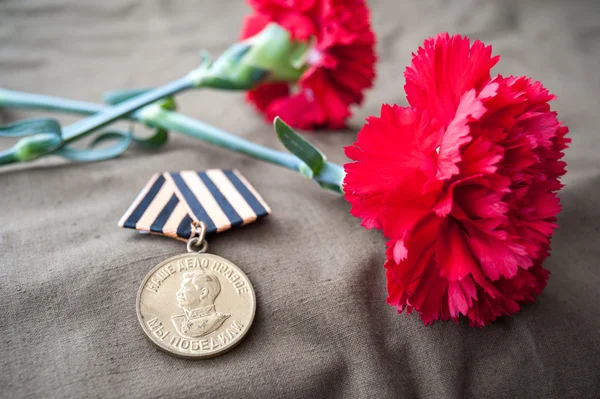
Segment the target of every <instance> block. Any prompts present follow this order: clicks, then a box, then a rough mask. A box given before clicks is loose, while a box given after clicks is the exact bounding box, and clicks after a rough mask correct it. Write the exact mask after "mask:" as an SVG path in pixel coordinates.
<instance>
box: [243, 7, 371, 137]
mask: <svg viewBox="0 0 600 399" xmlns="http://www.w3.org/2000/svg"><path fill="white" fill-rule="evenodd" d="M248 2H249V4H250V5H251V6H252V8H253V9H254V14H252V15H250V16H248V17H247V18H246V20H245V23H244V27H243V30H242V35H241V36H242V38H244V39H245V38H247V37H250V36H252V35H255V34H256V33H258V32H259V31H260V30H261V29H263V28H264V27H265V26H266V25H267V24H268V23H270V22H276V23H278V24H279V25H281V26H283V27H284V28H285V29H287V30H288V31H289V32H290V33H291V35H292V37H293V38H295V39H298V40H310V38H311V37H314V38H315V39H316V42H315V44H314V47H313V49H312V50H311V52H310V54H309V56H308V57H307V62H308V64H309V67H308V69H307V70H306V71H305V72H304V74H303V75H302V77H301V78H300V80H299V81H298V82H297V85H288V84H286V83H278V84H264V85H262V86H260V87H258V88H257V89H255V90H252V91H250V92H249V93H248V95H247V99H248V101H249V102H251V103H253V104H254V105H255V106H256V107H257V108H258V110H259V111H261V112H262V113H264V114H265V116H266V119H267V121H268V122H271V121H272V120H273V118H275V117H276V116H280V117H281V118H282V119H284V120H285V121H286V122H287V123H289V124H290V125H292V126H294V127H296V128H300V129H314V128H321V127H326V128H331V129H339V128H343V127H344V126H345V121H346V119H347V118H348V117H349V116H350V115H351V113H350V111H349V107H350V106H351V105H353V104H360V103H361V102H362V100H363V91H364V90H365V89H367V88H369V87H371V86H372V84H373V79H374V78H375V70H374V64H375V60H376V56H375V50H374V46H375V35H374V33H373V31H372V29H371V25H370V23H369V9H368V8H367V6H366V4H365V2H364V0H249V1H248Z"/></svg>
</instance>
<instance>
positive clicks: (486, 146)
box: [344, 34, 570, 326]
mask: <svg viewBox="0 0 600 399" xmlns="http://www.w3.org/2000/svg"><path fill="white" fill-rule="evenodd" d="M498 59H499V58H498V57H492V53H491V47H486V46H485V45H484V44H483V43H481V42H479V41H475V42H474V43H473V45H472V46H471V45H470V41H469V39H468V38H462V37H460V36H453V37H449V36H448V34H441V35H438V36H437V37H436V38H435V39H429V40H427V41H426V42H425V44H424V46H423V47H422V48H420V49H419V51H418V53H417V54H416V55H415V56H414V58H413V61H412V65H411V66H410V67H408V68H407V70H406V72H405V77H406V86H405V90H406V94H407V98H408V102H409V103H410V105H411V107H409V108H404V107H398V106H389V105H384V106H383V107H382V109H381V116H380V117H371V118H368V119H367V124H366V125H365V126H364V127H363V129H362V130H361V131H360V132H359V134H358V138H357V141H356V142H355V143H354V144H353V145H352V146H349V147H347V148H346V155H347V156H348V157H349V158H351V159H352V160H354V161H355V162H354V163H349V164H346V166H345V169H346V172H347V176H346V178H345V181H344V184H345V191H346V195H345V196H346V199H347V200H348V201H349V202H350V203H351V204H352V211H351V212H352V214H353V215H354V216H357V217H359V218H362V225H363V226H365V227H366V228H378V229H382V230H383V233H384V234H385V236H387V237H389V238H390V240H389V242H388V244H387V245H388V251H387V258H388V260H387V262H386V265H385V266H386V268H387V279H388V294H389V296H388V303H390V304H391V305H394V306H396V308H397V309H398V311H399V312H402V311H403V310H405V309H406V310H407V313H411V312H412V311H413V309H414V310H416V311H417V312H418V313H419V314H420V315H421V318H422V320H423V322H424V323H425V324H429V323H432V322H433V321H434V320H438V319H440V320H449V319H452V320H454V321H457V320H458V317H459V315H461V314H462V315H464V316H467V317H468V319H469V321H470V324H471V325H472V326H484V325H486V324H489V323H490V322H492V321H493V320H495V319H496V318H497V317H499V316H502V315H508V314H512V313H515V312H517V311H518V310H519V308H520V306H521V305H522V304H524V303H528V302H533V301H534V295H538V294H540V293H541V292H542V290H543V289H544V287H545V285H546V280H547V278H548V274H549V272H548V271H547V270H545V269H544V268H542V266H541V264H542V261H543V260H544V259H545V258H546V257H547V256H548V254H549V249H550V237H551V235H552V232H553V230H554V229H555V228H556V224H555V222H556V215H557V214H558V212H559V211H560V203H559V199H558V197H557V194H556V192H557V191H558V190H559V189H560V188H561V187H562V186H561V184H560V182H559V180H558V178H559V177H560V176H562V175H563V174H564V173H565V163H564V162H563V161H561V158H562V156H563V150H564V149H565V148H566V144H567V143H568V142H569V141H570V140H569V139H567V138H565V134H566V133H567V132H568V129H567V127H565V126H561V124H560V122H559V121H558V120H557V117H556V113H555V112H552V111H551V110H550V106H549V105H548V102H549V101H550V100H553V99H554V98H555V97H554V96H553V95H551V94H549V93H548V91H547V90H546V89H544V88H543V87H542V85H541V84H540V83H539V82H532V81H531V80H530V79H527V78H524V77H519V78H514V77H509V78H504V77H502V76H498V77H496V78H493V79H491V77H490V69H491V68H492V66H494V65H495V64H496V62H498Z"/></svg>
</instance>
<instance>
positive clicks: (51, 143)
mask: <svg viewBox="0 0 600 399" xmlns="http://www.w3.org/2000/svg"><path fill="white" fill-rule="evenodd" d="M61 144H62V139H61V137H60V136H59V135H57V134H55V133H38V134H35V135H33V136H27V137H24V138H22V139H21V140H19V141H18V142H17V144H15V146H14V156H15V158H16V159H17V161H18V162H28V161H33V160H34V159H37V158H39V157H41V156H43V155H47V154H50V153H51V152H53V151H54V150H56V149H57V148H59V147H60V146H61Z"/></svg>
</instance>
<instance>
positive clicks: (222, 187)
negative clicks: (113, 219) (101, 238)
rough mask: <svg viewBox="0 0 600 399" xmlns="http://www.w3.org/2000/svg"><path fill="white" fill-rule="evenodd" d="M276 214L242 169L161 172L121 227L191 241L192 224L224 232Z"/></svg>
mask: <svg viewBox="0 0 600 399" xmlns="http://www.w3.org/2000/svg"><path fill="white" fill-rule="evenodd" d="M270 213H271V208H269V206H268V205H267V203H266V202H265V201H264V200H263V199H262V197H261V196H260V194H258V192H257V191H256V190H255V189H254V187H252V185H251V184H250V183H249V182H248V180H246V178H244V176H242V174H241V173H240V172H238V171H237V170H221V169H211V170H207V171H204V172H195V171H183V172H178V173H168V172H165V173H157V174H155V175H154V176H152V178H151V179H150V181H149V182H148V184H146V186H145V187H144V189H143V190H142V191H141V192H140V194H139V195H138V196H137V198H136V199H135V201H133V204H131V206H130V207H129V209H128V210H127V212H125V214H124V215H123V217H122V218H121V220H120V221H119V227H125V228H129V229H136V230H139V231H140V232H146V233H151V234H159V235H164V236H167V237H172V238H177V239H180V240H186V241H187V240H188V239H190V238H191V237H192V235H193V231H192V223H194V224H199V223H200V222H203V223H204V224H205V225H206V233H207V234H212V233H220V232H222V231H225V230H228V229H230V228H232V227H234V226H242V225H245V224H248V223H252V222H254V221H255V220H257V219H258V218H261V217H264V216H267V215H269V214H270Z"/></svg>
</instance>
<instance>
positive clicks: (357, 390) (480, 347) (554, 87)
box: [0, 0, 600, 398]
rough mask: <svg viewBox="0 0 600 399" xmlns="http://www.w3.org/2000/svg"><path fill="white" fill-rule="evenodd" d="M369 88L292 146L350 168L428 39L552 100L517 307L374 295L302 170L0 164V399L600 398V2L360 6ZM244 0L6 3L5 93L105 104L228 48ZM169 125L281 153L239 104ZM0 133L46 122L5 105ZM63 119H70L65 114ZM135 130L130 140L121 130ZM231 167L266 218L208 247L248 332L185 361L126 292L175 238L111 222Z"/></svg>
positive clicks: (166, 161)
mask: <svg viewBox="0 0 600 399" xmlns="http://www.w3.org/2000/svg"><path fill="white" fill-rule="evenodd" d="M369 3H370V5H371V7H372V14H373V24H374V27H375V30H376V32H377V34H378V37H379V44H378V50H379V54H380V63H379V65H378V73H379V76H378V80H377V83H376V85H375V87H374V89H372V90H371V91H370V92H369V93H368V95H367V100H366V102H365V104H364V106H363V107H361V108H359V109H357V110H356V112H355V116H354V117H353V119H352V120H351V121H350V127H349V129H348V131H345V132H332V133H316V134H310V135H308V138H309V140H311V141H312V142H314V143H315V144H317V145H318V146H319V147H320V148H321V149H322V150H323V151H324V152H325V153H326V154H327V155H328V156H329V158H330V159H331V160H333V161H335V162H338V163H343V162H344V161H345V158H344V155H343V151H342V147H343V146H344V145H348V144H350V143H351V142H352V141H353V140H354V137H355V134H356V132H357V131H358V129H359V128H360V126H361V125H362V121H363V120H364V118H365V117H366V116H368V115H372V114H378V112H379V108H380V105H381V103H384V102H387V103H398V104H402V105H404V104H406V101H405V97H404V90H403V84H404V79H403V76H402V72H403V70H404V68H405V66H406V65H407V64H408V63H409V62H410V57H411V52H413V51H416V49H417V47H418V46H419V45H420V44H421V43H422V41H423V40H424V39H425V38H426V37H428V36H432V35H435V34H436V33H438V32H440V31H449V32H451V33H461V34H466V35H469V36H470V37H472V38H479V39H481V40H483V41H484V42H485V43H487V44H492V45H493V46H494V53H496V54H501V55H502V59H501V61H500V63H499V65H498V66H497V67H496V68H495V70H494V72H495V73H502V74H505V75H509V74H514V75H528V76H532V77H534V78H535V79H537V80H541V81H542V82H543V83H544V84H545V85H546V87H548V88H549V89H550V90H551V91H552V92H553V93H555V94H557V95H558V96H559V100H558V101H556V102H555V103H554V105H553V106H554V108H555V109H556V110H557V111H558V112H559V116H560V118H561V119H564V120H565V122H566V124H567V125H568V126H569V127H570V129H571V138H572V139H573V144H572V145H571V149H570V150H568V153H567V157H566V159H567V161H568V173H567V175H566V176H565V177H564V179H563V182H564V183H565V184H566V187H565V188H564V190H563V191H562V192H561V197H562V203H563V211H562V213H561V215H560V220H559V223H560V229H559V230H558V231H557V232H556V234H555V235H554V238H553V242H552V255H551V257H550V258H549V259H548V260H547V261H546V262H545V267H547V268H548V269H549V270H550V271H551V272H552V275H551V277H550V280H549V283H548V287H547V288H546V290H545V291H544V293H543V295H542V296H540V297H539V298H538V300H537V302H536V303H535V304H533V305H528V306H525V307H524V308H523V309H522V311H520V312H519V313H518V314H516V315H514V316H512V317H508V318H504V319H501V320H499V321H497V322H496V323H494V324H492V325H491V326H489V327H486V328H483V329H473V328H469V327H468V325H467V324H466V323H460V324H459V325H455V324H454V323H451V322H449V323H439V322H438V323H435V324H434V325H433V326H429V327H425V326H423V324H422V323H421V322H420V320H419V319H418V317H417V316H416V315H413V316H406V315H397V314H396V311H395V309H394V308H392V307H389V306H388V305H386V303H385V299H386V288H385V271H384V268H383V263H384V250H385V247H384V243H385V239H384V238H383V237H382V236H381V234H380V233H378V232H376V231H366V230H364V229H363V228H361V227H360V226H359V220H357V219H355V218H353V217H352V216H351V215H350V214H349V212H348V211H349V206H348V204H347V203H345V201H344V200H343V199H342V198H340V197H337V196H335V195H332V194H329V193H327V192H324V191H323V190H322V189H320V188H319V187H317V186H316V185H314V184H313V183H311V182H310V181H307V180H304V179H303V178H302V177H301V176H300V175H299V174H297V173H293V172H290V171H288V170H285V169H282V168H278V167H275V166H271V165H269V164H266V163H262V162H259V161H255V160H252V159H249V158H245V157H243V156H241V155H237V154H234V153H230V152H228V151H225V150H221V149H215V148H213V147H210V146H209V145H207V144H204V143H201V142H199V141H196V140H193V139H189V138H187V137H184V136H182V135H179V134H173V135H172V136H171V140H170V142H169V144H168V146H166V147H164V148H162V149H160V150H158V151H147V150H141V149H133V150H130V151H128V152H127V153H126V154H125V155H123V156H121V157H119V158H118V159H114V160H111V161H107V162H101V163H93V164H73V163H68V162H65V161H62V160H59V159H45V160H41V161H38V162H36V163H33V164H27V165H17V166H11V167H9V168H2V169H0V197H1V198H2V209H1V211H0V226H1V232H0V253H1V256H2V261H1V269H0V308H1V310H0V337H2V340H1V341H2V343H1V344H0V365H1V368H0V396H2V397H6V398H13V397H39V398H62V397H67V398H80V397H102V398H123V397H131V398H137V397H178V398H186V397H241V396H244V397H257V398H261V397H281V398H297V397H312V398H317V397H358V398H364V397H372V398H415V397H426V398H454V397H469V398H482V397H485V398H514V397H517V398H524V397H527V398H549V397H557V398H586V397H598V395H599V390H600V334H599V331H600V295H599V289H598V286H599V285H600V271H599V268H598V261H599V259H600V245H599V238H600V237H599V235H600V233H599V232H600V227H599V226H600V157H599V155H598V151H599V150H600V134H599V133H598V126H600V112H598V105H599V104H600V79H599V78H598V66H599V65H600V44H599V43H600V40H599V39H600V5H599V4H598V3H597V2H596V1H595V0H571V1H567V0H564V1H559V0H508V1H507V0H487V1H486V0H482V1H475V0H461V1H453V2H448V1H443V0H421V1H410V0H405V1H399V0H379V1H375V0H372V1H370V2H369ZM247 12H248V9H247V6H246V5H245V4H244V3H243V2H242V1H241V0H220V1H193V0H180V1H167V0H145V1H142V0H104V1H100V2H99V1H93V0H78V1H76V0H2V1H1V2H0V68H1V69H0V72H1V73H0V86H2V87H6V88H10V89H16V90H24V91H35V92H41V93H44V94H52V95H58V96H64V97H69V98H74V99H81V100H87V101H99V99H100V96H101V93H102V92H103V91H104V90H108V89H115V88H123V87H147V86H153V85H158V84H162V83H165V82H168V81H170V80H173V79H175V78H178V77H179V76H182V75H183V74H184V73H186V72H187V71H189V70H190V69H192V68H193V67H195V66H196V65H197V64H198V62H199V61H198V50H199V49H202V48H205V49H207V50H208V51H210V52H211V53H213V54H215V55H216V54H219V52H220V51H222V50H223V49H225V48H226V47H227V46H228V45H229V44H230V43H232V42H234V41H235V40H236V39H237V35H238V32H239V28H240V25H241V21H242V18H243V16H244V15H245V14H246V13H247ZM177 99H178V103H179V105H180V110H181V112H183V113H185V114H187V115H190V116H193V117H196V118H199V119H202V120H204V121H206V122H208V123H211V124H214V125H216V126H219V127H221V128H223V129H225V130H228V131H231V132H234V133H236V134H239V135H240V136H242V137H246V138H248V139H251V140H253V141H256V142H258V143H261V144H264V145H267V146H272V147H275V148H282V147H281V146H280V145H279V144H278V143H277V141H276V139H275V135H274V133H273V131H272V128H271V127H270V126H269V124H267V123H265V122H264V121H263V120H262V119H261V118H260V117H259V116H257V115H256V114H255V112H254V111H253V110H252V109H251V108H250V107H249V106H246V105H245V104H244V100H243V95H242V94H240V93H233V94H232V93H224V92H215V91H208V90H203V91H195V92H190V93H186V94H184V95H181V96H179V97H178V98H177ZM1 112H2V114H1V115H2V120H1V121H2V122H3V123H8V122H11V121H13V120H16V119H19V118H24V117H30V116H36V115H44V113H40V112H35V113H34V112H22V111H15V110H9V109H5V110H2V111H1ZM60 120H61V121H62V122H65V123H67V122H71V121H74V120H76V119H75V118H74V117H66V116H61V117H60ZM136 129H141V128H139V127H136ZM1 143H2V145H3V146H7V145H9V144H10V143H9V142H7V141H2V142H1ZM209 168H227V169H231V168H237V169H239V170H240V171H241V172H242V173H243V174H244V175H245V176H246V177H247V178H248V180H250V181H251V182H252V184H253V185H254V186H255V187H256V189H257V190H258V191H259V192H260V193H261V195H262V196H263V197H264V199H265V201H267V202H268V203H269V204H270V205H271V207H272V209H273V214H272V215H271V216H269V217H268V218H265V219H264V220H262V221H259V222H257V223H253V224H251V225H249V226H246V227H243V228H238V229H233V230H231V231H228V232H225V233H222V234H219V235H217V236H215V237H211V239H210V251H211V252H212V253H215V254H217V255H220V256H223V257H226V258H228V259H230V260H231V261H233V262H234V263H236V264H237V265H238V266H239V267H240V268H241V269H242V270H244V271H245V273H246V274H247V275H248V276H249V278H250V279H251V281H252V282H253V284H254V287H255V290H256V294H257V300H258V309H257V315H256V319H255V321H254V325H253V327H252V329H251V331H250V333H249V335H248V336H247V337H246V338H245V340H244V341H243V342H242V344H241V345H240V346H239V347H237V348H236V349H234V350H233V351H232V352H230V353H228V354H226V355H224V356H220V357H218V358H215V359H212V360H207V361H187V360H181V359H177V358H174V357H171V356H169V355H167V354H165V353H162V352H160V351H159V350H158V349H156V347H154V346H153V345H152V344H151V343H150V342H149V341H148V340H147V339H146V337H145V336H144V333H143V331H142V329H141V328H140V326H139V325H138V321H137V318H136V313H135V296H136V293H137V290H138V286H139V284H140V282H141V280H142V279H143V278H144V276H145V275H146V273H147V272H148V271H149V270H150V269H151V268H152V267H153V266H154V265H156V264H158V263H159V262H161V261H162V260H164V259H165V258H167V257H170V256H173V255H176V254H179V253H183V252H184V251H185V247H184V245H182V243H181V242H177V241H176V240H172V239H167V238H163V237H149V236H141V235H138V234H136V233H135V232H132V231H127V230H123V229H119V228H118V227H117V221H118V220H119V217H120V216H121V215H122V213H123V212H124V211H125V210H126V209H127V207H128V206H129V204H130V203H131V201H132V200H133V199H134V198H135V196H136V195H137V193H138V192H139V189H140V188H141V187H142V186H143V185H144V184H145V183H146V181H147V179H148V178H149V176H151V175H152V174H153V173H155V172H162V171H178V170H205V169H209Z"/></svg>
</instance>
